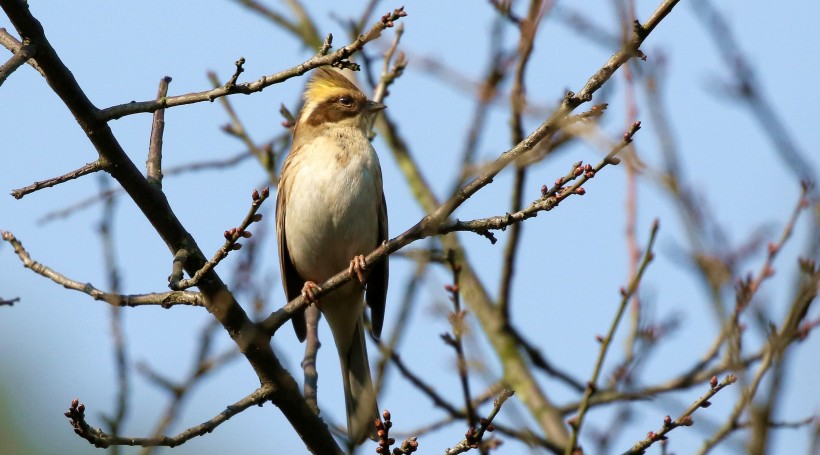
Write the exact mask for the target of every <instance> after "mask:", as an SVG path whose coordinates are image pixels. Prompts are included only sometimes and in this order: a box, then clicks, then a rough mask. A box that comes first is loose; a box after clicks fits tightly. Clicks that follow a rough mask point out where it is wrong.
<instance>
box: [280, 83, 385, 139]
mask: <svg viewBox="0 0 820 455" xmlns="http://www.w3.org/2000/svg"><path fill="white" fill-rule="evenodd" d="M304 99H305V105H304V107H302V112H301V113H300V114H299V120H298V121H297V124H296V125H297V126H296V127H297V130H298V129H299V128H300V124H301V125H304V126H305V127H307V128H323V127H328V126H347V127H356V128H360V129H361V130H362V131H363V132H366V131H367V130H368V129H369V127H370V124H371V120H372V118H373V116H374V115H375V114H376V113H377V112H378V111H380V110H382V109H384V108H385V105H384V104H381V103H377V102H375V101H370V100H368V99H367V97H366V96H365V95H364V93H362V91H361V90H359V89H358V87H356V86H355V85H353V83H352V82H350V81H349V80H348V79H347V78H346V77H344V76H342V74H340V73H339V72H337V71H335V70H333V69H330V68H327V67H322V68H319V69H317V70H316V72H315V73H314V74H313V77H312V78H311V80H310V82H308V84H307V88H306V89H305V95H304Z"/></svg>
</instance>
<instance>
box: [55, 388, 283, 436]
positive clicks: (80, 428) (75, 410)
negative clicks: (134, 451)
mask: <svg viewBox="0 0 820 455" xmlns="http://www.w3.org/2000/svg"><path fill="white" fill-rule="evenodd" d="M272 394H273V386H271V385H266V386H262V387H260V388H259V389H257V390H256V391H255V392H253V393H252V394H250V395H248V396H247V397H245V398H243V399H241V400H239V401H237V402H236V403H234V404H232V405H229V406H227V407H226V408H225V410H224V411H222V412H220V413H219V414H217V415H216V416H214V417H213V418H211V419H210V420H208V421H207V422H203V423H201V424H199V425H197V426H195V427H191V428H188V429H187V430H185V431H183V432H182V433H179V434H178V435H176V436H157V437H151V438H135V437H129V436H116V435H110V434H108V433H106V432H104V431H103V430H101V429H99V428H95V427H92V426H91V425H89V424H88V422H86V421H85V405H83V404H82V403H80V402H79V400H76V399H75V400H74V401H72V402H71V407H70V408H69V409H68V412H66V413H65V416H66V417H68V421H69V423H70V424H71V426H72V427H74V432H75V433H77V434H78V435H79V436H80V437H82V438H83V439H85V440H87V441H88V442H90V443H91V444H93V445H94V446H95V447H103V448H105V447H110V446H112V445H122V446H142V447H151V446H168V447H176V446H178V445H181V444H184V443H185V442H187V441H188V440H190V439H193V438H195V437H197V436H203V435H206V434H208V433H210V432H212V431H213V430H214V429H215V428H216V427H218V426H219V425H221V424H223V423H225V422H227V421H228V419H230V418H231V417H233V416H235V415H237V414H239V413H240V412H242V411H244V410H246V409H248V408H250V407H251V406H261V405H262V404H264V403H265V402H266V401H268V400H269V399H270V397H271V395H272Z"/></svg>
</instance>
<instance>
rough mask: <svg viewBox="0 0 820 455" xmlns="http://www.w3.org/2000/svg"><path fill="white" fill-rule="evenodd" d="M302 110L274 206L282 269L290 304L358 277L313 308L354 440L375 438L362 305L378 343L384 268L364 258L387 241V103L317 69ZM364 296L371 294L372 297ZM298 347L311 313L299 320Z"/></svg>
mask: <svg viewBox="0 0 820 455" xmlns="http://www.w3.org/2000/svg"><path fill="white" fill-rule="evenodd" d="M304 98H305V105H304V106H303V107H302V111H301V112H300V113H299V117H298V119H297V122H296V126H295V128H294V131H293V143H292V146H291V152H290V154H289V155H288V157H287V159H286V160H285V163H284V165H283V166H282V173H281V177H280V181H279V192H278V195H277V200H276V227H277V239H278V244H279V265H280V269H281V273H282V283H283V286H284V288H285V293H286V294H287V298H288V300H292V299H294V298H296V297H297V296H299V295H300V294H302V295H305V297H307V298H309V299H311V300H312V301H316V299H315V298H313V292H314V290H315V289H316V288H317V285H316V283H322V282H324V281H325V280H327V279H328V278H330V277H331V276H333V275H334V274H336V273H337V272H339V271H341V270H343V269H344V268H346V267H349V268H350V270H351V271H352V272H354V273H355V274H356V276H358V278H359V281H357V280H353V281H351V282H349V283H347V284H346V285H344V286H342V287H341V288H339V289H337V290H335V291H333V292H331V293H330V294H328V295H327V296H324V297H322V299H321V302H316V304H317V305H318V307H319V309H320V310H321V311H322V314H323V315H324V316H325V319H327V321H328V325H329V326H330V329H331V332H332V333H333V339H334V341H335V343H336V348H337V351H338V354H339V360H340V364H341V367H342V376H343V379H344V386H345V403H346V408H347V423H348V436H349V437H350V439H351V440H352V441H354V442H356V443H361V442H362V440H364V438H365V437H366V436H368V435H369V436H370V437H371V438H375V436H376V434H375V426H374V422H375V420H377V419H378V418H379V415H378V407H377V406H376V396H375V392H374V390H373V385H372V380H371V377H370V367H369V365H368V361H367V349H366V345H365V340H364V329H363V319H362V310H363V304H362V303H363V301H366V302H367V304H368V306H369V307H370V314H371V321H372V332H373V335H374V336H376V337H379V336H380V335H381V329H382V323H383V321H384V308H385V299H386V296H387V281H388V264H387V260H386V259H385V260H384V261H381V262H379V263H377V264H373V265H372V266H368V265H366V264H364V258H363V256H362V255H364V254H367V253H369V252H370V251H372V250H373V249H375V248H376V247H377V246H379V245H380V244H381V243H382V242H383V241H384V240H386V239H387V208H386V205H385V200H384V194H383V191H382V176H381V167H380V165H379V160H378V157H377V156H376V153H375V151H374V150H373V147H372V145H371V144H370V141H369V140H368V139H367V132H368V129H369V127H370V125H371V122H372V119H373V116H374V115H375V114H376V113H377V112H378V111H379V110H381V109H383V108H384V106H383V105H381V104H379V103H375V102H373V101H368V100H367V98H366V97H365V95H364V94H363V93H362V92H361V91H360V90H359V89H358V88H357V87H356V86H355V85H353V83H351V82H350V81H349V80H347V79H346V78H345V77H344V76H342V75H341V74H340V73H338V72H336V71H334V70H331V69H329V68H319V69H318V70H316V73H315V74H314V76H313V77H312V78H311V80H310V82H309V83H308V85H307V88H306V90H305V95H304ZM365 290H366V292H365ZM293 325H294V328H295V330H296V334H297V336H298V338H299V340H301V341H304V339H305V335H306V329H305V319H304V314H299V315H295V316H294V317H293Z"/></svg>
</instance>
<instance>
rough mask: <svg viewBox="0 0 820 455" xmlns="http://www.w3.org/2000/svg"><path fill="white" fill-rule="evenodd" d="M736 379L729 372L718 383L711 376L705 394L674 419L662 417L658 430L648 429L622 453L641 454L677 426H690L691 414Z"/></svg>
mask: <svg viewBox="0 0 820 455" xmlns="http://www.w3.org/2000/svg"><path fill="white" fill-rule="evenodd" d="M736 381H737V376H735V375H733V374H730V375H727V376H726V377H725V378H724V379H723V381H721V382H720V383H718V380H717V377H714V376H713V377H712V381H711V387H710V388H709V391H708V392H706V394H705V395H703V396H702V397H700V398H698V399H697V400H695V402H694V403H692V405H691V406H689V408H687V409H686V410H685V411H683V414H681V415H680V417H678V418H677V419H675V420H672V418H671V417H669V416H666V417H665V418H664V419H663V426H662V427H661V429H660V430H658V431H656V432H655V431H650V432H649V433H648V434H647V435H646V439H643V440H641V441H639V442H638V443H636V444H635V445H634V446H632V448H630V449H629V450H627V451H626V452H624V454H623V455H632V454H635V455H637V454H643V453H645V452H646V449H648V448H649V446H651V445H652V444H654V443H655V442H657V441H662V440H665V439H666V435H667V434H668V433H669V432H670V431H672V430H674V429H675V428H678V427H688V426H692V424H693V423H694V421H693V420H692V414H694V413H695V411H697V410H698V409H700V408H708V407H709V406H710V405H711V404H712V403H710V402H709V399H710V398H712V397H713V396H715V394H717V393H718V392H720V391H721V390H723V388H724V387H726V386H728V385H731V384H734V383H735V382H736Z"/></svg>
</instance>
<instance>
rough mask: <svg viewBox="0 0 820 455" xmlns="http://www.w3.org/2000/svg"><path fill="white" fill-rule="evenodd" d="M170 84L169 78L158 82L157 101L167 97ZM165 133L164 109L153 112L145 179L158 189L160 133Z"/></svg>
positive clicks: (160, 177) (160, 153)
mask: <svg viewBox="0 0 820 455" xmlns="http://www.w3.org/2000/svg"><path fill="white" fill-rule="evenodd" d="M170 83H171V78H170V77H169V76H165V77H163V78H162V79H161V80H160V81H159V88H158V89H157V101H160V102H161V101H162V100H163V99H164V98H165V97H166V96H168V84H170ZM163 132H165V109H157V110H156V111H155V112H154V120H153V122H152V123H151V139H150V140H149V146H148V159H147V161H146V163H145V170H146V174H147V176H146V178H147V179H148V181H149V182H150V183H152V184H154V185H156V186H157V187H158V188H162V133H163Z"/></svg>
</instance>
